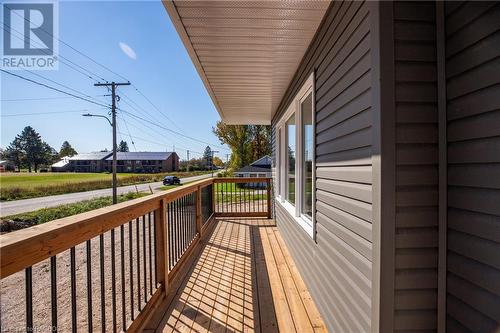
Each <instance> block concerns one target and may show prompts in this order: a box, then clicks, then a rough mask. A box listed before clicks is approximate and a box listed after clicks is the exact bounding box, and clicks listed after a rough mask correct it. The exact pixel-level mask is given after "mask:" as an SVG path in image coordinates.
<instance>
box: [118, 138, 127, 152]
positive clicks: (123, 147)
mask: <svg viewBox="0 0 500 333" xmlns="http://www.w3.org/2000/svg"><path fill="white" fill-rule="evenodd" d="M116 151H119V152H122V153H126V152H128V151H129V149H128V144H127V141H123V140H121V141H120V143H119V144H118V149H117V150H116Z"/></svg>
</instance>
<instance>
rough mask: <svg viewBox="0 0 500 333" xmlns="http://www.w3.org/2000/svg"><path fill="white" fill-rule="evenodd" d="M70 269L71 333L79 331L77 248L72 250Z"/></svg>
mask: <svg viewBox="0 0 500 333" xmlns="http://www.w3.org/2000/svg"><path fill="white" fill-rule="evenodd" d="M69 253H70V269H71V331H72V332H76V330H77V317H76V262H75V261H76V258H75V257H76V252H75V248H74V247H72V248H71V249H70V252H69Z"/></svg>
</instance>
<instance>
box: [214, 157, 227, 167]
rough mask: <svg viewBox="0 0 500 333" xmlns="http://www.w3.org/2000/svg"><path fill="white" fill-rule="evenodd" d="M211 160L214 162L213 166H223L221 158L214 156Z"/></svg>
mask: <svg viewBox="0 0 500 333" xmlns="http://www.w3.org/2000/svg"><path fill="white" fill-rule="evenodd" d="M213 162H214V165H215V166H218V167H222V166H224V162H222V160H221V159H220V158H219V157H217V156H214V160H213Z"/></svg>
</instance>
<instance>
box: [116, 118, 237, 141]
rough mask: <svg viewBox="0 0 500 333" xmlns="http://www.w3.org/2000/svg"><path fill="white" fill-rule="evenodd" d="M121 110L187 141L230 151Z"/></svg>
mask: <svg viewBox="0 0 500 333" xmlns="http://www.w3.org/2000/svg"><path fill="white" fill-rule="evenodd" d="M120 110H121V111H122V112H123V113H125V114H128V115H129V116H130V117H133V118H136V119H140V120H142V121H144V122H147V123H149V124H151V125H154V126H157V127H159V128H161V129H164V130H166V131H169V132H172V133H174V134H176V135H179V136H182V137H185V138H187V139H190V140H193V141H196V142H200V143H203V144H207V145H209V146H215V147H219V148H221V149H225V150H229V149H228V148H226V147H223V146H219V145H214V144H211V143H209V142H207V141H203V140H199V139H196V138H194V137H192V136H189V135H185V134H182V133H179V132H177V131H174V130H173V129H170V128H168V127H165V126H162V125H158V124H156V123H154V122H152V121H149V120H147V119H144V118H142V117H139V116H136V115H134V114H133V113H130V112H128V111H125V110H123V109H120Z"/></svg>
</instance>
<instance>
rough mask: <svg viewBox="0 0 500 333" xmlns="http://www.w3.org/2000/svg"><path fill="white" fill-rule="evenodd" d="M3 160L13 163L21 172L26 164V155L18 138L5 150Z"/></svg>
mask: <svg viewBox="0 0 500 333" xmlns="http://www.w3.org/2000/svg"><path fill="white" fill-rule="evenodd" d="M2 158H5V159H6V160H8V161H10V162H12V163H13V164H14V165H15V166H16V167H17V169H18V170H21V168H22V167H23V165H24V164H25V163H26V155H25V153H24V150H23V148H22V146H21V140H20V139H19V138H18V137H16V138H15V139H14V141H12V142H11V144H10V145H9V146H8V147H7V149H5V151H4V153H3V156H2Z"/></svg>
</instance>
